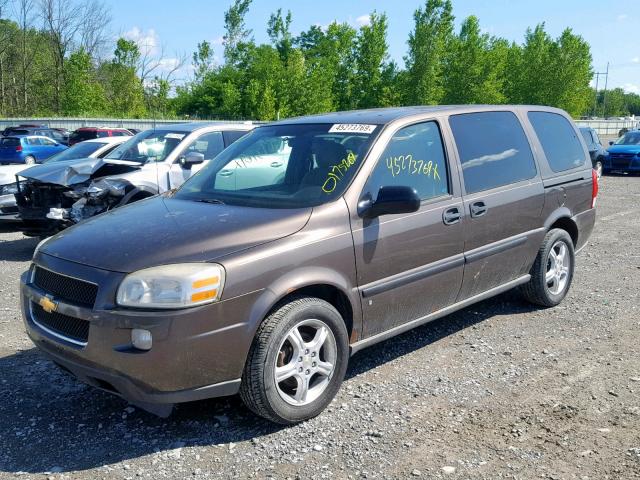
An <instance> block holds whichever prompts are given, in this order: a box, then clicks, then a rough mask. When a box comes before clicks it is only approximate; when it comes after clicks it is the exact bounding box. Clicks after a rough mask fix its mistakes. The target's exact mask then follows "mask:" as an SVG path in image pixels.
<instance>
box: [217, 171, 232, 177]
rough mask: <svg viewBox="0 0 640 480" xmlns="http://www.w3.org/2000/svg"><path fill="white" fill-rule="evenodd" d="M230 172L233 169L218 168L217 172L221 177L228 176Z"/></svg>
mask: <svg viewBox="0 0 640 480" xmlns="http://www.w3.org/2000/svg"><path fill="white" fill-rule="evenodd" d="M232 174H233V170H220V172H218V175H220V176H221V177H230V176H231V175H232Z"/></svg>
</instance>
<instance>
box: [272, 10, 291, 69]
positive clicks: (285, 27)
mask: <svg viewBox="0 0 640 480" xmlns="http://www.w3.org/2000/svg"><path fill="white" fill-rule="evenodd" d="M291 21H292V18H291V11H288V12H287V15H286V16H284V17H283V16H282V9H281V8H279V9H278V11H277V12H276V13H272V14H271V16H270V17H269V23H268V24H267V33H268V34H269V38H270V39H271V43H272V44H273V45H274V46H275V47H276V48H277V49H278V52H280V58H282V60H283V61H285V62H286V61H287V58H288V56H289V53H290V52H291V48H292V47H293V37H292V36H291Z"/></svg>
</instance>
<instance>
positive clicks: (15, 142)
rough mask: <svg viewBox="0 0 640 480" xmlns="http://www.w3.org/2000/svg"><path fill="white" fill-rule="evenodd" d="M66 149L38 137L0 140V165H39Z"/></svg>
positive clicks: (20, 136)
mask: <svg viewBox="0 0 640 480" xmlns="http://www.w3.org/2000/svg"><path fill="white" fill-rule="evenodd" d="M67 148H68V147H66V146H65V145H62V144H60V143H57V142H54V141H53V140H51V139H50V138H48V137H43V136H39V135H14V136H13V137H3V138H0V165H8V164H10V163H24V164H26V165H32V164H34V163H40V162H42V161H44V160H46V159H47V158H49V157H50V156H52V155H55V154H56V153H59V152H61V151H63V150H66V149H67Z"/></svg>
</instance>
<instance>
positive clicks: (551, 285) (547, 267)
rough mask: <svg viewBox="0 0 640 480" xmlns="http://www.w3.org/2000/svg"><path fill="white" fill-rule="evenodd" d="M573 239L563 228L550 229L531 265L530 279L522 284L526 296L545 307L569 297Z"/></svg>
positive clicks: (554, 304) (572, 265) (553, 305)
mask: <svg viewBox="0 0 640 480" xmlns="http://www.w3.org/2000/svg"><path fill="white" fill-rule="evenodd" d="M574 265H575V251H574V247H573V240H572V239H571V237H570V236H569V234H568V233H567V232H566V231H565V230H562V229H559V228H554V229H553V230H551V231H549V233H547V235H546V236H545V237H544V240H543V241H542V245H540V250H538V256H537V257H536V261H535V262H534V264H533V267H531V271H530V274H531V280H529V282H528V283H526V284H525V285H523V286H522V287H521V292H522V294H523V296H524V297H525V299H527V300H528V301H529V302H531V303H534V304H536V305H541V306H543V307H555V306H556V305H558V304H559V303H560V302H562V300H563V299H564V297H566V295H567V293H568V292H569V288H570V287H571V282H572V280H573V269H574Z"/></svg>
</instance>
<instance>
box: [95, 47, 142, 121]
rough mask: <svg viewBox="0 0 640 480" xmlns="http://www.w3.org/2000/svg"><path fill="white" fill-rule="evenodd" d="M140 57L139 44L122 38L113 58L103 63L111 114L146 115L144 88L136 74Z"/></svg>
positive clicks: (125, 115) (120, 115) (134, 116)
mask: <svg viewBox="0 0 640 480" xmlns="http://www.w3.org/2000/svg"><path fill="white" fill-rule="evenodd" d="M139 59H140V49H139V48H138V45H137V44H136V43H135V42H133V41H131V40H126V39H124V38H120V39H118V41H117V43H116V49H115V51H114V58H113V60H112V61H110V62H106V63H105V64H103V66H102V70H103V74H104V77H105V83H106V88H105V90H106V97H107V105H108V106H109V113H110V114H111V115H114V116H117V117H133V118H136V117H144V116H145V114H146V111H145V104H144V89H143V86H142V83H141V82H140V79H139V78H138V76H137V74H136V68H137V64H138V61H139Z"/></svg>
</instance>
